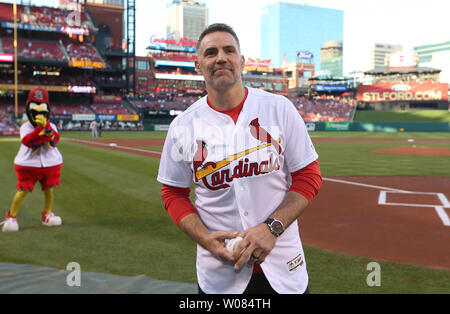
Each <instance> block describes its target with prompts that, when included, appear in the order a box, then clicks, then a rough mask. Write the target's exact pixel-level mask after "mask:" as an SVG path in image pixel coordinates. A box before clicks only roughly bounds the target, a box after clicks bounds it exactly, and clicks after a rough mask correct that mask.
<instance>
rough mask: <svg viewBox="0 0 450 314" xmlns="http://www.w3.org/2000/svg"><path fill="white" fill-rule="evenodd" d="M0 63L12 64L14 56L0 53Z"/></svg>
mask: <svg viewBox="0 0 450 314" xmlns="http://www.w3.org/2000/svg"><path fill="white" fill-rule="evenodd" d="M0 62H14V55H10V54H4V53H0Z"/></svg>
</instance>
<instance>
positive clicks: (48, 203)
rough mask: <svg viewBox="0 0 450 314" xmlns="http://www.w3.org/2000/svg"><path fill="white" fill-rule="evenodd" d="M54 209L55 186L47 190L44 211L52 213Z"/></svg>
mask: <svg viewBox="0 0 450 314" xmlns="http://www.w3.org/2000/svg"><path fill="white" fill-rule="evenodd" d="M52 209H53V188H48V189H46V190H45V205H44V212H45V213H46V214H50V213H51V212H52Z"/></svg>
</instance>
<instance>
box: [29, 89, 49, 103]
mask: <svg viewBox="0 0 450 314" xmlns="http://www.w3.org/2000/svg"><path fill="white" fill-rule="evenodd" d="M32 101H34V102H36V103H39V104H40V103H46V104H47V105H48V104H49V103H48V101H49V99H48V92H47V90H46V89H44V88H42V87H35V88H33V89H32V90H30V92H29V93H28V99H27V105H28V104H29V103H30V102H32Z"/></svg>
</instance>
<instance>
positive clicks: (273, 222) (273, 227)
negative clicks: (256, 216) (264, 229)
mask: <svg viewBox="0 0 450 314" xmlns="http://www.w3.org/2000/svg"><path fill="white" fill-rule="evenodd" d="M264 223H265V224H267V226H268V227H269V230H270V232H272V234H273V235H274V236H276V237H279V236H280V235H282V234H283V232H284V225H283V223H282V222H281V221H279V220H277V219H273V218H270V217H269V218H267V219H266V220H265V221H264Z"/></svg>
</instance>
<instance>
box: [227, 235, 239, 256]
mask: <svg viewBox="0 0 450 314" xmlns="http://www.w3.org/2000/svg"><path fill="white" fill-rule="evenodd" d="M242 240H243V238H242V237H236V238H233V239H231V240H230V241H228V243H227V246H226V248H227V249H228V251H229V252H230V253H233V251H234V248H235V247H236V245H237V244H238V243H239V242H241V241H242Z"/></svg>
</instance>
